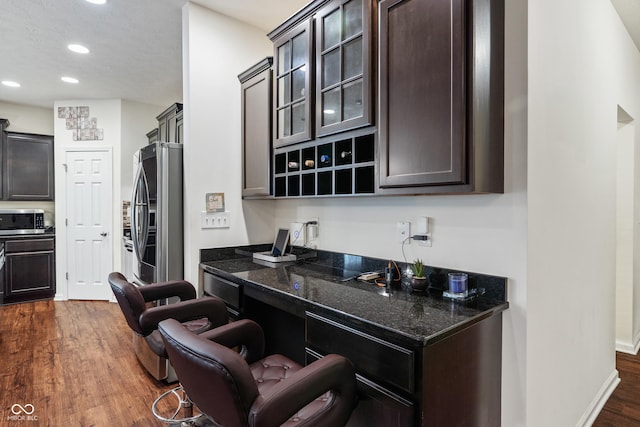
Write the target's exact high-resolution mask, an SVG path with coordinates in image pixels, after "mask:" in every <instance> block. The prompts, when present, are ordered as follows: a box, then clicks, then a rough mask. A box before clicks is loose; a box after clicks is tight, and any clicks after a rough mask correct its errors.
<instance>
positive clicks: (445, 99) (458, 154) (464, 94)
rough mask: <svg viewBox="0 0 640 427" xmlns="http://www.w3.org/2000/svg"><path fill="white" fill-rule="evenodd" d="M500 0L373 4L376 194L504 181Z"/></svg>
mask: <svg viewBox="0 0 640 427" xmlns="http://www.w3.org/2000/svg"><path fill="white" fill-rule="evenodd" d="M503 9H504V4H503V2H502V1H499V0H479V1H474V2H465V1H463V0H382V1H381V2H380V3H379V20H380V25H379V29H380V33H379V38H378V43H379V55H380V74H379V76H380V77H379V87H380V94H379V103H380V105H379V108H380V123H379V166H380V167H379V169H380V173H379V187H380V188H379V193H380V194H398V193H401V194H408V193H445V192H449V193H460V192H497V193H500V192H502V191H503V190H504V179H503V170H504V153H503V147H504V142H503V93H504V88H503V85H504V83H503V82H504V77H503V76H504V71H503V68H504V64H503V62H504V60H503V51H504V46H503V43H504V36H503V33H504V28H503V27H504V22H503V19H504V11H503Z"/></svg>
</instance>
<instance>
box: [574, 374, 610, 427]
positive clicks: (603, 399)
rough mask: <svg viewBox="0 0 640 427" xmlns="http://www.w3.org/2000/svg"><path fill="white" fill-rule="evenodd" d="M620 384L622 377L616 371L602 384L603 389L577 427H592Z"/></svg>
mask: <svg viewBox="0 0 640 427" xmlns="http://www.w3.org/2000/svg"><path fill="white" fill-rule="evenodd" d="M619 383H620V376H619V375H618V370H617V369H614V370H613V372H612V373H611V375H609V378H607V380H606V381H605V382H604V384H602V387H601V388H600V390H599V391H598V393H597V394H596V396H595V397H594V399H593V401H592V402H591V405H589V407H588V408H587V410H586V411H585V413H584V415H582V417H581V418H580V421H578V423H577V424H576V426H577V427H579V426H582V427H590V426H591V425H593V423H594V422H595V420H596V418H598V415H599V414H600V411H601V410H602V408H604V405H605V404H606V403H607V400H609V397H610V396H611V394H612V393H613V391H614V390H615V389H616V387H617V386H618V384H619Z"/></svg>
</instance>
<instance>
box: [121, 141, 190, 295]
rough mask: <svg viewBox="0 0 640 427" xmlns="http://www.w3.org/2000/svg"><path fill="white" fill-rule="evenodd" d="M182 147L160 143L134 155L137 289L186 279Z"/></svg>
mask: <svg viewBox="0 0 640 427" xmlns="http://www.w3.org/2000/svg"><path fill="white" fill-rule="evenodd" d="M182 147H183V146H182V144H177V143H173V142H156V143H153V144H149V145H147V146H145V147H143V148H141V149H140V150H138V152H137V153H136V154H135V155H134V159H135V158H136V156H137V158H138V166H137V171H136V174H135V178H134V182H133V194H132V197H131V239H132V241H133V253H134V260H133V275H134V282H135V283H136V284H137V285H147V284H149V283H155V282H161V281H166V280H175V279H182V278H183V277H184V276H183V273H184V266H183V262H184V261H183V258H184V256H183V251H184V249H183V220H182Z"/></svg>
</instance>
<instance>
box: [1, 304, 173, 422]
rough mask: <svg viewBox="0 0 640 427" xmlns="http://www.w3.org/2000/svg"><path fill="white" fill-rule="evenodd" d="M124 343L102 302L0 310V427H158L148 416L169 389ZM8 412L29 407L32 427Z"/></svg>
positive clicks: (112, 311) (119, 321) (115, 316)
mask: <svg viewBox="0 0 640 427" xmlns="http://www.w3.org/2000/svg"><path fill="white" fill-rule="evenodd" d="M131 337H132V332H131V330H130V329H129V327H128V326H127V324H126V322H125V320H124V317H123V316H122V313H121V312H120V308H119V307H118V305H117V304H113V303H109V302H93V301H65V302H53V301H41V302H35V303H24V304H16V305H9V306H4V307H0V426H12V427H15V426H18V425H21V426H26V425H29V426H34V427H36V426H37V427H41V426H50V427H58V426H80V427H89V426H96V427H100V426H131V427H149V426H162V425H164V424H163V423H161V422H159V421H157V420H156V419H155V418H154V416H153V414H152V413H151V409H150V408H151V404H152V403H153V401H154V399H155V398H156V397H157V396H159V395H160V394H161V393H162V392H164V391H166V390H168V389H170V388H172V387H173V386H168V385H166V384H163V383H161V382H158V381H156V380H155V379H154V378H153V377H151V376H149V375H148V374H147V373H146V371H145V370H144V368H143V367H142V366H141V365H140V364H139V363H138V361H137V359H136V357H135V355H134V353H133V346H132V339H131ZM15 404H18V405H21V406H23V407H26V409H27V410H30V409H31V408H30V407H27V406H26V405H33V413H32V414H31V415H30V417H37V422H26V421H29V420H28V419H25V420H24V422H21V421H19V420H16V419H15V418H14V419H13V420H12V419H11V418H10V417H11V416H13V415H14V414H13V413H12V411H11V409H12V407H14V405H15ZM14 409H15V411H16V412H20V408H19V407H17V406H15V407H14ZM19 416H24V417H26V414H24V413H21V414H20V415H19Z"/></svg>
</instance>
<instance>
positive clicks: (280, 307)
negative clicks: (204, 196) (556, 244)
mask: <svg viewBox="0 0 640 427" xmlns="http://www.w3.org/2000/svg"><path fill="white" fill-rule="evenodd" d="M266 248H268V246H266ZM261 250H265V246H261V245H257V246H249V247H241V248H224V249H207V250H202V251H201V253H200V257H201V264H200V267H201V268H200V283H199V284H200V287H201V291H202V292H204V293H205V294H211V295H217V296H219V297H221V298H222V299H224V300H225V302H226V303H227V307H228V310H229V313H230V315H231V317H233V318H249V319H253V320H256V321H257V322H258V323H260V324H261V326H262V327H263V329H264V330H265V335H266V344H267V351H268V352H278V353H282V354H285V355H287V356H288V357H291V358H292V359H294V360H297V361H298V362H299V363H303V364H304V363H310V362H312V361H313V360H315V359H317V358H319V357H322V356H323V355H325V354H328V353H339V354H342V355H344V356H346V357H348V358H349V359H350V360H351V361H352V362H353V364H354V365H355V367H356V371H357V373H358V385H359V392H360V402H359V404H358V407H357V409H356V411H355V412H354V415H353V416H352V418H351V420H350V423H349V425H362V426H374V425H377V426H385V427H386V426H414V425H415V426H426V425H429V426H499V425H500V400H501V396H500V390H501V365H502V311H503V310H505V309H506V308H507V307H508V303H507V302H506V279H505V278H501V277H494V276H487V275H480V274H474V273H469V282H470V286H471V287H472V288H473V287H477V288H484V289H485V293H484V295H483V296H482V297H480V298H477V299H476V300H474V301H472V302H468V303H465V304H461V303H458V302H452V301H448V300H444V299H442V296H441V295H438V294H436V295H430V294H429V293H414V292H411V291H410V289H409V288H408V287H405V286H404V285H402V284H400V285H398V286H397V287H395V288H394V289H392V292H391V295H388V294H387V293H386V292H384V291H385V290H384V289H382V288H379V287H377V286H376V285H374V284H369V283H363V282H359V281H357V280H354V279H353V277H354V276H356V275H357V274H358V273H361V272H365V271H377V270H381V269H384V267H385V266H386V263H387V261H386V260H380V259H372V258H366V257H360V256H356V255H346V254H337V253H332V252H325V251H318V252H317V253H314V254H307V255H315V256H313V257H312V258H309V259H306V260H304V261H299V262H297V263H287V264H283V265H278V266H277V267H271V266H268V265H263V264H258V263H256V262H254V261H253V260H252V258H251V254H252V252H254V251H261ZM403 267H404V266H403V265H402V264H400V268H401V269H403V270H404V268H403ZM428 272H429V273H430V274H431V279H432V280H435V281H437V280H443V279H442V278H443V277H446V273H447V271H446V270H440V269H434V268H428Z"/></svg>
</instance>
